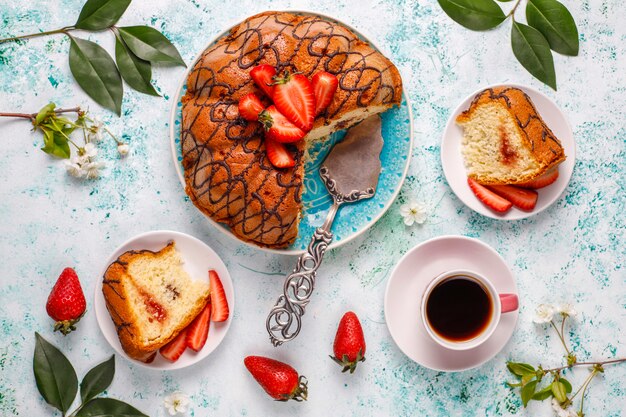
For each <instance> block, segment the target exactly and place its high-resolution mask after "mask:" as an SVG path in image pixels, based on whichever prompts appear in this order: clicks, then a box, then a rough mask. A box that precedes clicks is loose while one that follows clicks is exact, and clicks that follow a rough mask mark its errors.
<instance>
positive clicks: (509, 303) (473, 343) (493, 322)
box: [421, 269, 519, 350]
mask: <svg viewBox="0 0 626 417" xmlns="http://www.w3.org/2000/svg"><path fill="white" fill-rule="evenodd" d="M453 277H459V278H458V279H466V280H469V281H474V282H476V283H477V284H479V285H480V286H481V287H482V288H483V290H484V291H485V292H486V294H487V296H488V297H489V299H490V302H491V306H492V308H491V314H490V317H489V318H488V321H487V324H486V325H485V326H484V327H483V329H482V330H481V331H480V333H479V334H477V335H476V336H475V337H472V338H471V339H467V340H461V341H456V340H450V339H446V338H444V337H443V336H441V335H440V334H438V333H437V331H435V329H433V327H432V325H431V323H430V322H429V321H428V317H427V313H426V306H427V304H428V300H429V298H430V296H431V294H432V292H433V290H434V289H435V288H436V287H437V286H438V285H439V284H441V283H442V282H444V281H446V280H448V279H450V278H453ZM518 306H519V300H518V297H517V294H499V293H498V291H497V290H496V288H495V287H494V286H493V284H492V283H491V281H490V280H489V279H487V278H486V277H485V276H484V275H481V274H479V273H477V272H474V271H468V270H464V269H457V270H453V271H447V272H444V273H442V274H440V275H438V276H437V277H435V278H434V279H433V280H432V281H431V282H430V283H429V284H428V287H426V291H424V294H423V296H422V301H421V314H422V321H423V323H424V327H426V331H427V332H428V335H429V336H430V337H431V338H432V339H433V340H434V341H435V342H437V343H438V344H439V345H441V346H443V347H445V348H447V349H453V350H468V349H473V348H475V347H478V346H480V345H482V344H483V343H485V342H486V341H487V340H488V339H489V338H490V337H491V335H492V334H493V332H494V331H495V330H496V327H498V323H499V322H500V317H501V316H502V314H505V313H509V312H512V311H515V310H517V309H518Z"/></svg>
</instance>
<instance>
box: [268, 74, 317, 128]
mask: <svg viewBox="0 0 626 417" xmlns="http://www.w3.org/2000/svg"><path fill="white" fill-rule="evenodd" d="M274 80H275V82H274V92H273V93H272V94H273V95H272V100H274V104H275V105H276V108H277V109H278V110H279V111H280V112H281V113H282V114H284V115H285V117H286V118H287V119H289V121H291V122H292V123H293V124H294V125H296V126H298V127H299V128H300V129H302V130H304V131H305V132H308V131H309V130H311V128H312V127H313V122H314V121H315V93H314V92H313V86H312V85H311V82H310V81H309V79H308V78H307V77H306V76H304V75H303V74H290V73H289V72H288V71H287V72H285V74H284V75H283V76H282V77H280V78H277V77H274Z"/></svg>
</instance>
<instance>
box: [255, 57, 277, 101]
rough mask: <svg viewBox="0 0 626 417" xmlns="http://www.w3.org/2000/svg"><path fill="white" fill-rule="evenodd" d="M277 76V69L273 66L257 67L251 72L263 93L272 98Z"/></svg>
mask: <svg viewBox="0 0 626 417" xmlns="http://www.w3.org/2000/svg"><path fill="white" fill-rule="evenodd" d="M275 76H276V68H274V67H273V66H271V65H268V64H263V65H257V66H256V67H254V68H252V71H250V77H251V78H252V79H253V80H254V82H255V83H256V85H257V86H258V87H259V88H260V89H261V90H263V92H264V93H265V94H266V95H267V96H268V97H269V98H272V95H273V94H274V85H273V84H274V77H275Z"/></svg>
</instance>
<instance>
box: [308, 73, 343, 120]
mask: <svg viewBox="0 0 626 417" xmlns="http://www.w3.org/2000/svg"><path fill="white" fill-rule="evenodd" d="M311 85H312V86H313V93H314V94H315V115H316V116H317V115H318V114H320V113H321V112H323V111H324V110H326V108H327V107H328V105H329V104H330V102H331V101H333V97H334V96H335V91H337V86H338V85H339V81H338V80H337V77H335V76H334V75H333V74H331V73H329V72H326V71H320V72H318V73H316V74H315V75H314V76H313V78H312V79H311Z"/></svg>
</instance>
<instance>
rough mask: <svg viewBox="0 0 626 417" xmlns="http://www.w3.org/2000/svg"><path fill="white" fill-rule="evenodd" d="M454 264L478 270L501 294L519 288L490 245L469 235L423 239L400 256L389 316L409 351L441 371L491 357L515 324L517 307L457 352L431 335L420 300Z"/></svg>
mask: <svg viewBox="0 0 626 417" xmlns="http://www.w3.org/2000/svg"><path fill="white" fill-rule="evenodd" d="M453 269H467V270H471V271H475V272H478V273H480V274H482V275H484V276H486V277H487V278H489V279H490V280H491V282H492V283H493V284H494V286H495V287H496V289H497V290H498V291H499V292H500V293H515V294H517V287H516V285H515V279H514V277H513V274H512V273H511V271H510V270H509V268H508V267H507V265H506V263H505V262H504V259H502V257H501V256H500V255H499V254H498V253H497V252H496V251H495V250H493V249H492V248H491V247H490V246H488V245H487V244H485V243H483V242H481V241H479V240H477V239H472V238H469V237H465V236H441V237H437V238H434V239H431V240H428V241H426V242H423V243H421V244H419V245H417V246H416V247H414V248H413V249H411V250H409V251H408V252H407V253H406V254H405V255H404V256H403V257H402V259H400V261H399V262H398V264H397V265H396V267H395V268H394V270H393V272H392V273H391V277H390V278H389V281H388V282H387V289H386V291H385V321H386V322H387V327H388V328H389V332H390V333H391V337H392V338H393V340H394V341H395V342H396V345H398V347H399V348H400V350H401V351H402V352H404V354H405V355H407V356H408V357H409V358H411V359H412V360H414V361H415V362H417V363H419V364H420V365H422V366H425V367H427V368H430V369H434V370H437V371H447V372H455V371H464V370H467V369H471V368H475V367H477V366H480V365H482V364H483V363H485V362H487V361H488V360H490V359H491V358H493V357H494V356H495V355H496V354H497V353H498V352H500V350H502V348H503V347H504V346H505V345H506V343H507V342H508V340H509V339H510V338H511V335H512V334H513V330H514V329H515V324H516V323H517V316H518V312H517V311H515V312H511V313H506V314H503V315H502V318H501V320H500V323H499V324H498V327H497V328H496V330H495V331H494V333H493V335H492V336H491V338H489V340H487V341H486V342H485V343H483V344H482V345H480V346H478V347H476V348H474V349H470V350H466V351H455V350H450V349H446V348H444V347H442V346H440V345H438V344H437V343H436V342H435V341H434V340H432V339H431V338H430V336H428V333H427V332H426V328H425V327H424V324H423V323H422V320H421V317H420V301H421V298H422V294H423V292H424V290H425V289H426V286H427V285H428V283H429V282H430V281H431V280H432V279H433V278H435V277H436V276H438V275H439V274H441V273H443V272H445V271H450V270H453Z"/></svg>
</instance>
